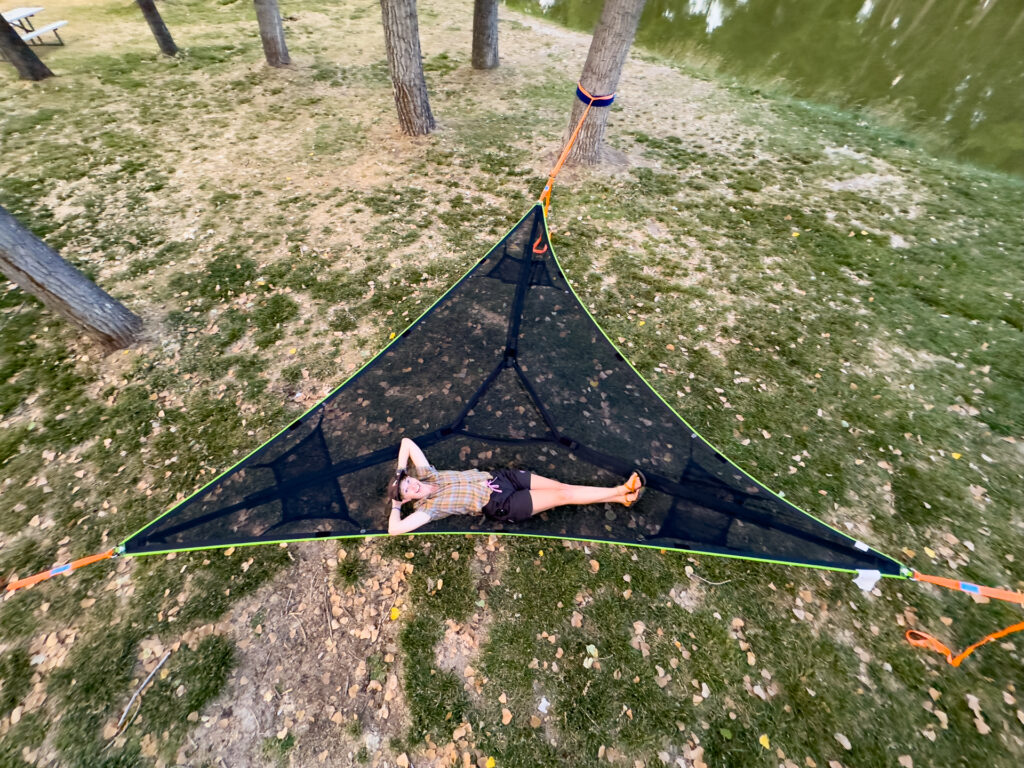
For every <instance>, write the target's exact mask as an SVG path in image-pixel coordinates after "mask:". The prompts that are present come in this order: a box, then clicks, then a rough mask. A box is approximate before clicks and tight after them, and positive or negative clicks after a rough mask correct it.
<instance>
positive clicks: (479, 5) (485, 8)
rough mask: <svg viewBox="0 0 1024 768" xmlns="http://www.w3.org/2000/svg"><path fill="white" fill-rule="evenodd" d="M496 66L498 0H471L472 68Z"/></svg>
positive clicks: (493, 67) (494, 67) (495, 67)
mask: <svg viewBox="0 0 1024 768" xmlns="http://www.w3.org/2000/svg"><path fill="white" fill-rule="evenodd" d="M497 68H498V0H473V69H497Z"/></svg>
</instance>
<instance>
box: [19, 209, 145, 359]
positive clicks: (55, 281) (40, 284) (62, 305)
mask: <svg viewBox="0 0 1024 768" xmlns="http://www.w3.org/2000/svg"><path fill="white" fill-rule="evenodd" d="M0 272H3V273H4V275H6V276H7V278H8V279H10V280H12V281H13V282H15V283H17V284H18V285H19V286H20V287H21V288H22V290H24V291H26V292H27V293H31V294H32V295H33V296H35V297H36V298H37V299H39V300H40V301H41V302H43V304H44V305H46V307H47V308H49V309H50V310H51V311H53V312H56V313H57V314H58V315H61V316H62V317H64V318H65V319H67V320H69V321H71V322H72V323H73V324H74V325H76V326H78V327H79V328H81V329H82V331H84V332H85V333H86V334H87V335H89V336H90V337H91V338H93V339H95V340H96V341H97V342H99V344H100V345H101V346H102V347H103V348H104V350H105V351H108V352H113V351H114V350H115V349H121V348H122V347H127V346H129V345H131V344H133V343H135V342H136V341H137V340H138V338H139V332H140V331H141V330H142V320H140V319H139V318H138V317H137V316H136V315H134V314H132V313H131V312H130V311H128V309H126V308H125V307H124V305H123V304H121V303H120V302H118V301H116V300H115V299H112V298H111V297H110V296H108V295H107V294H106V293H104V292H103V291H102V290H101V289H100V288H98V287H97V286H96V284H95V283H93V282H92V281H90V280H89V279H88V278H87V277H85V276H84V275H83V274H82V273H81V272H79V271H78V270H77V269H75V268H74V267H72V266H71V265H70V264H68V263H67V262H66V261H64V259H62V258H61V257H60V256H59V255H58V254H57V252H56V251H55V250H53V249H52V248H51V247H50V246H48V245H47V244H46V243H44V242H43V241H42V240H40V239H39V238H38V237H36V236H35V235H33V234H32V233H31V232H29V231H28V230H27V229H25V228H24V227H23V226H21V224H19V223H18V220H17V219H15V218H14V217H13V216H11V214H9V213H8V212H7V211H5V210H4V209H3V208H0Z"/></svg>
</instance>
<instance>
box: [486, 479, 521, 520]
mask: <svg viewBox="0 0 1024 768" xmlns="http://www.w3.org/2000/svg"><path fill="white" fill-rule="evenodd" d="M491 478H492V481H491V486H492V487H494V486H497V488H498V490H496V491H495V490H492V491H491V498H490V499H488V500H487V503H486V504H484V509H483V512H484V514H485V515H487V517H489V518H491V519H492V520H501V521H503V522H507V523H520V522H522V521H523V520H529V519H530V516H531V515H532V514H533V499H532V498H530V473H529V472H527V471H526V470H524V469H497V470H494V471H493V472H491Z"/></svg>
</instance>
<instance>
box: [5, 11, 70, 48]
mask: <svg viewBox="0 0 1024 768" xmlns="http://www.w3.org/2000/svg"><path fill="white" fill-rule="evenodd" d="M42 10H43V8H42V7H40V6H36V7H25V8H14V9H12V10H10V11H4V12H3V17H4V21H6V22H7V23H8V24H10V25H11V26H12V27H16V28H17V29H18V35H19V36H20V37H21V39H22V40H23V41H24V42H26V43H31V44H32V45H64V41H63V40H61V37H60V33H59V32H58V31H57V30H58V29H60V28H61V27H63V26H64V25H65V24H67V21H63V20H62V21H55V22H53V23H51V24H47V25H46V26H43V27H36V26H35V25H34V24H33V23H32V17H33V16H35V15H36V14H37V13H39V12H40V11H42ZM48 32H52V33H53V36H54V37H55V38H57V42H55V43H47V42H44V41H43V40H42V36H43V35H45V34H47V33H48Z"/></svg>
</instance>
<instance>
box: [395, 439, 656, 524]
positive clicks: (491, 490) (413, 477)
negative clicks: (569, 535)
mask: <svg viewBox="0 0 1024 768" xmlns="http://www.w3.org/2000/svg"><path fill="white" fill-rule="evenodd" d="M410 459H411V460H412V464H413V468H412V469H411V470H409V469H408V466H409V460H410ZM643 485H644V477H643V475H642V474H640V473H639V472H634V473H633V474H632V475H630V476H629V479H628V480H627V481H626V482H625V483H624V484H622V485H616V486H615V487H613V488H597V487H594V486H589V485H567V484H566V483H560V482H558V481H557V480H549V479H548V478H546V477H541V476H540V475H535V474H533V473H532V472H527V471H525V470H522V469H497V470H494V471H492V472H484V471H481V470H478V469H469V470H465V471H462V472H459V471H453V470H448V471H438V470H436V469H434V468H433V467H432V466H431V465H430V462H429V461H427V457H426V456H424V455H423V451H421V450H420V447H419V446H418V445H416V443H414V442H413V441H412V440H410V439H409V438H407V437H404V438H402V445H401V448H399V451H398V471H397V472H396V473H395V479H394V480H392V481H391V485H390V486H389V487H388V497H389V498H390V499H391V517H390V518H389V519H388V533H390V534H391V535H396V534H400V533H408V532H409V531H414V530H416V529H417V528H419V527H420V526H423V525H426V524H427V523H430V522H433V521H434V520H440V519H441V518H443V517H448V516H449V515H481V514H482V515H486V516H487V517H490V518H491V519H493V520H500V521H505V522H516V523H517V522H522V521H523V520H528V519H529V518H530V517H531V516H533V515H536V514H538V513H540V512H544V511H546V510H548V509H552V508H554V507H562V506H567V505H583V504H603V503H605V502H614V503H618V504H622V505H623V506H626V507H629V506H632V505H633V504H635V503H636V500H637V499H639V498H640V493H641V491H642V490H643ZM406 502H412V504H413V511H412V512H411V513H409V514H408V515H407V516H406V517H404V518H403V517H402V505H403V504H405V503H406Z"/></svg>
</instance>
